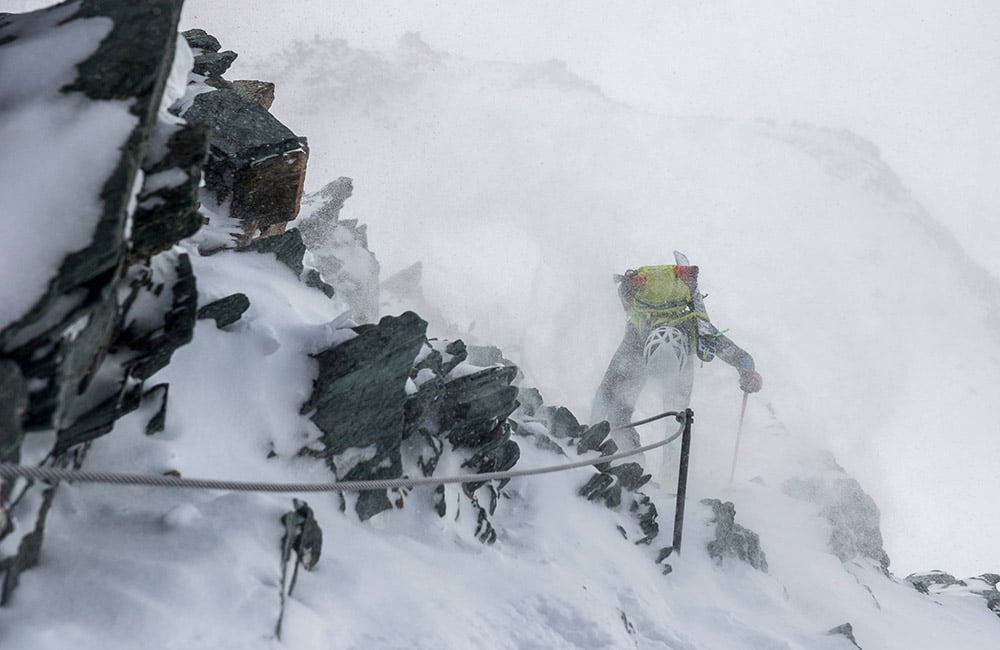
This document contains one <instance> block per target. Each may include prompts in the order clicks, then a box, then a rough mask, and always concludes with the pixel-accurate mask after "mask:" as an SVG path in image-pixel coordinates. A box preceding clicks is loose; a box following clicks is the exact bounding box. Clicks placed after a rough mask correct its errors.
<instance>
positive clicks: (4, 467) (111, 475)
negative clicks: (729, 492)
mask: <svg viewBox="0 0 1000 650" xmlns="http://www.w3.org/2000/svg"><path fill="white" fill-rule="evenodd" d="M671 416H673V417H675V418H676V419H677V420H678V422H680V424H681V426H680V428H679V429H678V430H677V432H676V433H674V434H673V435H671V436H669V437H668V438H665V439H664V440H660V441H658V442H654V443H652V444H648V445H645V446H643V447H638V448H636V449H630V450H628V451H623V452H619V453H616V454H612V455H609V456H599V457H597V458H588V459H586V460H580V461H576V462H573V463H565V464H562V465H550V466H548V467H536V468H531V469H521V470H508V471H505V472H484V473H482V474H467V475H464V476H442V477H437V476H425V477H417V478H396V479H372V480H364V481H336V482H333V483H259V482H253V481H227V480H216V479H200V478H182V477H175V476H156V475H149V474H126V473H117V472H94V471H89V470H72V469H64V468H58V467H25V466H23V465H17V464H14V463H0V476H2V477H4V478H7V479H12V478H17V477H22V478H27V479H35V480H45V481H52V480H54V481H71V482H79V483H105V484H112V485H148V486H154V487H170V488H195V489H202V490H227V491H240V492H356V491H361V490H383V489H393V488H403V487H417V486H421V485H444V484H448V483H476V482H480V481H494V480H504V479H511V478H517V477H521V476H535V475H538V474H551V473H553V472H562V471H566V470H570V469H575V468H578V467H586V466H588V465H591V466H592V465H601V464H604V463H610V462H612V461H615V460H620V459H622V458H628V457H630V456H635V455H637V454H641V453H643V452H646V451H649V450H651V449H656V448H658V447H663V446H664V445H668V444H670V443H671V442H673V441H674V440H676V439H677V438H679V437H680V436H681V434H682V433H683V432H684V427H685V425H686V424H687V418H688V415H687V412H683V413H679V412H677V411H667V412H665V413H660V414H659V415H655V416H653V417H650V418H646V419H644V420H638V421H636V422H630V423H629V424H626V425H624V426H621V427H617V428H615V429H613V431H618V430H621V429H626V428H629V427H634V426H640V425H643V424H648V423H650V422H654V421H656V420H661V419H663V418H667V417H671Z"/></svg>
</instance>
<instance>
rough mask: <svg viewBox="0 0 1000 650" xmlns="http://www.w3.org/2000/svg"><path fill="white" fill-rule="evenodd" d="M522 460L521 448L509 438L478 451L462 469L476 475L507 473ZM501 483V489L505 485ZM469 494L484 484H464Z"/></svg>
mask: <svg viewBox="0 0 1000 650" xmlns="http://www.w3.org/2000/svg"><path fill="white" fill-rule="evenodd" d="M520 458H521V448H520V447H519V446H518V445H517V443H516V442H514V441H513V440H511V439H510V438H509V437H508V438H504V439H501V440H497V441H495V442H493V443H490V444H487V445H484V446H483V447H481V448H480V449H478V450H477V451H476V453H474V454H473V455H472V457H471V458H469V459H468V460H467V461H465V462H464V463H462V467H467V468H470V469H472V470H473V471H475V472H476V473H479V474H483V473H486V472H506V471H507V470H509V469H511V468H512V467H514V465H516V464H517V461H518V460H520ZM504 483H505V482H504V481H502V482H501V487H502V486H503V485H504ZM463 485H465V486H466V489H467V490H468V491H469V492H475V491H476V490H477V489H479V488H480V487H481V486H482V485H484V482H471V483H464V484H463Z"/></svg>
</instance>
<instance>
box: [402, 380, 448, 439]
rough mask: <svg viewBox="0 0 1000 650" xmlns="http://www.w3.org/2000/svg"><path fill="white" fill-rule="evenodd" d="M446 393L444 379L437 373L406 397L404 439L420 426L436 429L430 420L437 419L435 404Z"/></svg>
mask: <svg viewBox="0 0 1000 650" xmlns="http://www.w3.org/2000/svg"><path fill="white" fill-rule="evenodd" d="M444 395H445V387H444V380H443V379H441V377H440V376H438V375H435V376H434V377H432V378H431V379H428V380H427V381H425V382H424V383H422V384H421V385H420V387H419V388H418V389H417V392H416V393H414V394H413V395H410V396H409V397H407V398H406V404H404V405H403V438H404V439H405V438H408V437H409V436H410V434H411V433H413V432H414V431H416V430H417V429H418V428H425V430H432V429H436V427H435V426H434V422H428V420H429V419H430V420H436V419H437V409H436V408H435V406H436V405H437V404H438V403H439V402H440V401H441V399H443V398H444Z"/></svg>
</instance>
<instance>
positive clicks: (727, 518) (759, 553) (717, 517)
mask: <svg viewBox="0 0 1000 650" xmlns="http://www.w3.org/2000/svg"><path fill="white" fill-rule="evenodd" d="M701 503H702V504H704V505H706V506H708V507H709V508H711V509H712V523H714V524H715V539H713V540H712V541H711V542H709V543H708V554H709V556H711V557H712V558H714V559H715V560H716V561H717V562H722V561H723V559H724V558H727V557H733V558H736V559H738V560H740V561H741V562H746V563H747V564H749V565H750V566H752V567H753V568H755V569H758V570H759V571H763V572H765V573H767V556H766V555H765V554H764V551H763V549H761V547H760V536H759V535H758V534H757V533H755V532H753V531H752V530H750V529H749V528H744V527H743V526H741V525H739V524H738V523H736V506H734V505H733V504H732V502H730V501H726V502H725V503H723V502H722V501H720V500H718V499H702V500H701Z"/></svg>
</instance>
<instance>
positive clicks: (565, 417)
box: [549, 406, 584, 438]
mask: <svg viewBox="0 0 1000 650" xmlns="http://www.w3.org/2000/svg"><path fill="white" fill-rule="evenodd" d="M549 430H550V431H551V432H552V435H553V436H555V437H556V438H576V437H579V435H580V434H581V433H583V430H584V427H583V426H581V425H580V421H579V420H577V419H576V416H575V415H573V413H572V412H571V411H570V410H569V409H568V408H566V407H565V406H560V407H559V408H557V409H556V410H555V413H554V414H553V416H552V422H551V425H550V427H549Z"/></svg>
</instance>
